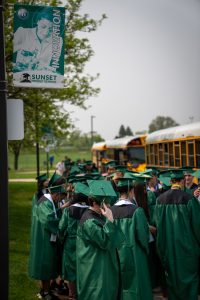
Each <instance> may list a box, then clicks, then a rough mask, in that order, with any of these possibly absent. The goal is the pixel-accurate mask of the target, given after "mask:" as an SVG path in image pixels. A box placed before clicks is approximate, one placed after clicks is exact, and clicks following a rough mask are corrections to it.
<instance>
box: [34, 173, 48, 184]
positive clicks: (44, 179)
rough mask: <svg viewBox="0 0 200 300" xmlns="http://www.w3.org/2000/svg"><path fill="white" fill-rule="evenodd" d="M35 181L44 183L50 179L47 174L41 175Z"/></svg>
mask: <svg viewBox="0 0 200 300" xmlns="http://www.w3.org/2000/svg"><path fill="white" fill-rule="evenodd" d="M35 179H36V180H37V181H38V182H43V181H46V180H47V179H48V176H47V174H46V173H45V174H41V175H39V176H37V177H36V178H35Z"/></svg>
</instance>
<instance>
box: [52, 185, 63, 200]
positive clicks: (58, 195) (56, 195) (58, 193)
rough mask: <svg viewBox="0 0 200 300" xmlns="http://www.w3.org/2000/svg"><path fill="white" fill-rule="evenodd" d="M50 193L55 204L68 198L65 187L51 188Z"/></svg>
mask: <svg viewBox="0 0 200 300" xmlns="http://www.w3.org/2000/svg"><path fill="white" fill-rule="evenodd" d="M49 193H50V194H51V197H52V199H53V201H54V202H60V201H62V200H63V199H64V198H65V197H66V196H67V191H66V189H65V188H64V186H63V185H57V186H51V187H49Z"/></svg>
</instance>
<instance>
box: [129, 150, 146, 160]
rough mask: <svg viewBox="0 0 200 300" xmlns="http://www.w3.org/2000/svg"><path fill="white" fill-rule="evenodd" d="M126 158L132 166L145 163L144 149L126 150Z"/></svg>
mask: <svg viewBox="0 0 200 300" xmlns="http://www.w3.org/2000/svg"><path fill="white" fill-rule="evenodd" d="M128 158H129V161H130V162H131V163H133V164H139V163H144V162H145V149H144V148H143V147H137V148H128Z"/></svg>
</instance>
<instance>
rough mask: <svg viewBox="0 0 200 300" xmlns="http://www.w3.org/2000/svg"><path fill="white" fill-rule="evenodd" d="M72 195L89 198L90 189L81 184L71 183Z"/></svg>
mask: <svg viewBox="0 0 200 300" xmlns="http://www.w3.org/2000/svg"><path fill="white" fill-rule="evenodd" d="M73 187H74V193H75V194H83V195H85V196H89V193H90V189H89V187H88V186H87V185H86V184H84V183H82V182H75V183H73Z"/></svg>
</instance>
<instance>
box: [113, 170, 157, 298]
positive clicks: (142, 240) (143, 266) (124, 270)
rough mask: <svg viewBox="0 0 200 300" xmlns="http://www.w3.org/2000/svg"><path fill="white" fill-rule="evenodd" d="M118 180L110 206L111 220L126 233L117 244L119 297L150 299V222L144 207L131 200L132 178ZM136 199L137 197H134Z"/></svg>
mask: <svg viewBox="0 0 200 300" xmlns="http://www.w3.org/2000/svg"><path fill="white" fill-rule="evenodd" d="M127 177H128V176H125V177H124V178H121V179H119V180H118V184H117V189H118V192H119V193H120V197H119V199H118V201H117V202H116V203H115V205H114V206H112V207H111V210H112V213H113V217H114V223H115V224H116V225H117V226H118V228H120V229H121V230H122V231H123V233H124V235H125V236H126V240H125V242H124V243H123V244H122V245H121V246H120V247H118V253H119V260H120V265H121V279H122V293H121V299H122V300H129V299H140V300H147V299H148V300H151V299H153V295H152V287H151V279H150V273H149V265H148V254H149V226H148V223H147V218H146V216H145V213H144V210H143V208H141V207H139V206H137V205H135V204H134V203H133V198H134V188H133V178H132V176H130V178H129V179H128V178H127ZM135 200H137V199H135Z"/></svg>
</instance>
